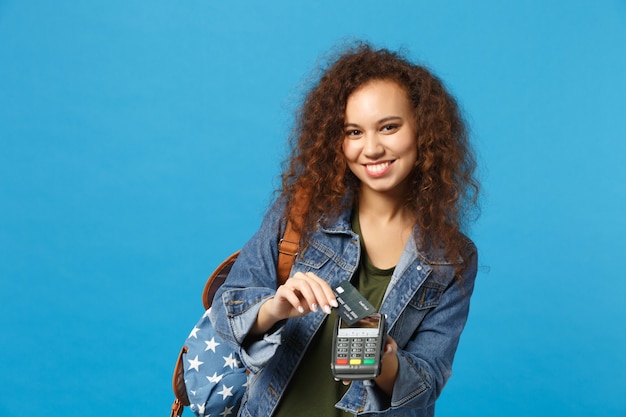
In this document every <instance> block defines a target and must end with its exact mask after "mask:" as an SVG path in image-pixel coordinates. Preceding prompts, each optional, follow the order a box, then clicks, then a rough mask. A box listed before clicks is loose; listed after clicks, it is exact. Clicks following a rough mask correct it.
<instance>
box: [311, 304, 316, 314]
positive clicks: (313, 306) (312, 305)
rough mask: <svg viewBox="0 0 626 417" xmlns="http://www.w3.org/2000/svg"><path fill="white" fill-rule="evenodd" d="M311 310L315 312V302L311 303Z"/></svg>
mask: <svg viewBox="0 0 626 417" xmlns="http://www.w3.org/2000/svg"><path fill="white" fill-rule="evenodd" d="M311 311H313V312H317V304H315V303H313V304H311Z"/></svg>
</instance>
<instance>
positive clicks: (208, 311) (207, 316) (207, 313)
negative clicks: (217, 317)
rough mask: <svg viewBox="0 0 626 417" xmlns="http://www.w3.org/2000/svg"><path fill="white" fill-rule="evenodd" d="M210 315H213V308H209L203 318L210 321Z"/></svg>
mask: <svg viewBox="0 0 626 417" xmlns="http://www.w3.org/2000/svg"><path fill="white" fill-rule="evenodd" d="M209 313H211V307H209V309H208V310H207V311H205V312H204V314H203V315H202V318H205V319H208V318H209Z"/></svg>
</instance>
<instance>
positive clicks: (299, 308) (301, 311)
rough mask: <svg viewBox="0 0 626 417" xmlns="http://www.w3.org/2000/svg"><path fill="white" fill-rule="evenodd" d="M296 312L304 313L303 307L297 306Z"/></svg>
mask: <svg viewBox="0 0 626 417" xmlns="http://www.w3.org/2000/svg"><path fill="white" fill-rule="evenodd" d="M298 312H299V313H300V314H302V313H304V308H302V306H298Z"/></svg>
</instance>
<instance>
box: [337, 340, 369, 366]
mask: <svg viewBox="0 0 626 417" xmlns="http://www.w3.org/2000/svg"><path fill="white" fill-rule="evenodd" d="M376 356H377V352H376V338H375V337H339V338H337V359H336V364H337V365H351V366H359V365H375V364H376Z"/></svg>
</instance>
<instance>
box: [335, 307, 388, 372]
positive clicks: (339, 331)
mask: <svg viewBox="0 0 626 417" xmlns="http://www.w3.org/2000/svg"><path fill="white" fill-rule="evenodd" d="M385 339H386V333H385V318H384V317H383V316H382V315H381V314H380V313H374V314H371V315H369V316H367V317H365V318H363V319H361V320H359V321H357V322H356V323H354V324H353V325H351V326H350V325H348V323H346V322H345V320H343V319H342V318H341V317H337V322H336V325H335V333H334V335H333V357H332V370H333V376H334V377H335V378H338V379H373V378H376V377H377V376H378V375H380V366H381V361H382V352H383V347H384V346H385Z"/></svg>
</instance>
